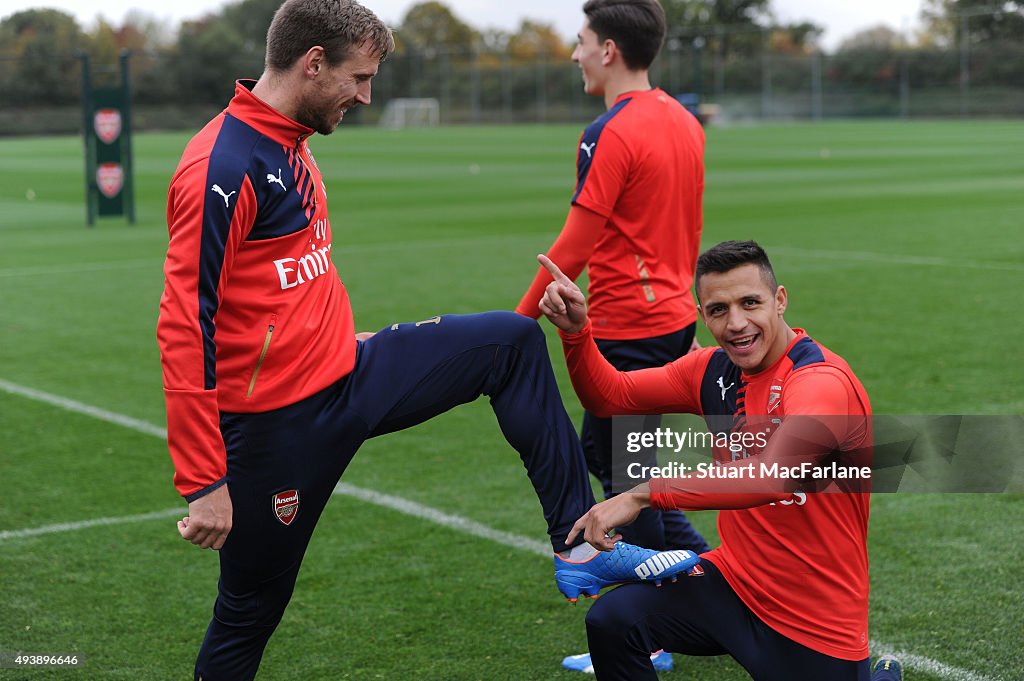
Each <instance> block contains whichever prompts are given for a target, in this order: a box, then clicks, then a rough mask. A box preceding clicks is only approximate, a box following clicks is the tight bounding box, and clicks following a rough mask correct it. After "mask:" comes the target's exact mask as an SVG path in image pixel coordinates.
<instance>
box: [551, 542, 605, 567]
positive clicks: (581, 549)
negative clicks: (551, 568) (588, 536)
mask: <svg viewBox="0 0 1024 681" xmlns="http://www.w3.org/2000/svg"><path fill="white" fill-rule="evenodd" d="M596 554H597V549H595V548H594V547H593V546H591V545H590V544H588V543H587V542H583V543H582V544H577V545H576V546H574V547H572V548H571V549H569V550H568V551H559V552H558V555H560V556H561V557H562V558H563V559H564V560H571V561H572V562H574V563H582V562H583V561H585V560H587V559H588V558H590V557H591V556H593V555H596Z"/></svg>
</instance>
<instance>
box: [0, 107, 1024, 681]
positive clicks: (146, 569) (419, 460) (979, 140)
mask: <svg viewBox="0 0 1024 681" xmlns="http://www.w3.org/2000/svg"><path fill="white" fill-rule="evenodd" d="M578 134H579V127H576V126H552V127H480V128H442V129H434V130H408V131H400V132H392V131H381V130H377V129H369V128H365V129H364V128H351V129H346V128H344V126H343V127H342V129H341V130H339V132H337V133H336V134H335V135H333V136H331V137H329V138H317V139H315V140H314V141H313V148H314V151H315V153H316V156H317V159H318V162H319V165H320V167H321V169H322V170H323V174H324V177H325V180H326V183H327V189H328V193H329V197H330V203H331V216H332V226H333V230H334V235H335V242H334V251H333V257H334V260H335V263H336V264H337V267H338V269H339V271H340V273H341V277H342V278H343V280H344V281H345V282H346V284H347V286H348V288H349V291H350V292H351V295H352V301H353V306H354V309H355V314H356V321H357V325H358V327H359V328H360V329H361V330H373V329H377V328H381V327H383V326H385V325H387V324H390V323H392V322H394V321H410V320H418V319H425V318H428V317H430V316H432V315H434V314H438V313H461V312H474V311H480V310H484V309H492V308H506V309H508V308H511V307H512V306H513V305H514V304H515V303H516V302H517V301H518V298H519V296H520V295H521V293H522V291H523V290H524V288H525V287H526V285H527V283H528V281H529V280H530V277H531V276H532V273H533V271H534V268H535V262H534V259H533V256H534V255H535V254H536V253H538V252H541V251H543V250H544V249H545V248H546V246H547V245H548V244H550V242H551V240H552V239H553V238H554V235H555V234H556V233H557V231H558V229H559V228H560V226H561V222H562V220H563V218H564V216H565V212H566V210H567V201H568V197H569V195H570V194H571V191H572V186H573V178H574V158H575V156H574V153H575V152H574V149H575V146H576V140H577V136H578ZM186 140H187V135H183V134H159V135H158V134H148V135H141V136H138V137H137V138H136V141H135V147H136V148H135V151H136V170H137V185H138V186H137V195H138V204H139V205H138V214H139V224H138V225H137V226H134V227H129V226H126V225H125V224H123V223H122V222H120V221H102V222H100V223H99V224H98V226H97V227H96V228H95V229H92V230H88V229H86V228H85V227H84V208H83V199H82V165H83V164H82V158H81V142H80V140H78V139H76V138H61V139H14V140H2V141H0V380H2V381H7V382H10V383H13V384H17V385H20V386H25V387H28V388H32V389H35V390H39V391H45V392H47V393H51V394H54V395H59V396H61V397H64V398H67V399H70V400H76V401H78V402H81V403H86V404H89V405H94V406H96V407H99V408H101V409H105V410H108V411H110V412H114V413H118V414H124V415H126V416H130V417H132V418H135V419H139V420H141V421H144V422H149V423H152V424H155V425H157V426H162V425H163V400H162V393H161V388H160V368H159V362H158V356H157V349H156V344H155V337H154V329H155V322H156V312H157V302H158V299H159V296H160V292H161V287H162V273H161V262H162V256H163V252H164V249H165V247H166V231H165V227H164V224H163V216H164V198H165V191H166V186H167V182H168V179H169V177H170V175H171V173H172V171H173V169H174V166H175V164H176V162H177V159H178V155H179V154H180V152H181V149H182V147H183V146H184V144H185V142H186ZM1022 150H1024V123H1021V122H1000V121H985V122H971V123H966V122H914V123H900V122H863V123H827V124H820V125H796V124H794V125H766V126H759V127H740V128H711V129H710V130H709V131H708V151H707V168H708V173H707V192H706V201H705V230H704V237H703V244H704V245H705V246H707V245H711V244H713V243H715V242H717V241H719V240H722V239H726V238H754V239H757V240H758V241H760V242H761V243H762V244H764V245H765V246H766V247H767V248H768V250H769V254H770V255H772V256H773V260H774V262H775V266H776V269H777V271H778V274H779V278H780V280H781V282H782V283H784V284H785V285H786V286H787V287H788V289H789V291H790V295H791V307H790V311H789V312H788V313H787V318H788V320H789V321H790V322H791V323H792V324H794V325H796V326H802V327H805V328H807V329H809V330H810V332H811V333H812V334H813V335H814V336H815V337H816V338H818V339H819V340H821V341H823V342H824V343H825V344H827V345H828V346H829V347H831V348H832V349H833V350H835V351H836V352H838V353H840V354H841V355H843V356H845V357H846V358H847V360H849V362H850V364H851V365H852V366H853V367H854V368H855V370H856V371H857V372H858V374H859V375H860V377H861V379H862V380H863V382H864V384H865V385H866V387H867V389H868V392H869V394H870V395H871V398H872V402H873V405H874V409H875V412H876V413H879V414H954V413H959V414H1017V415H1019V414H1022V413H1024V381H1022V380H1021V377H1022V374H1021V367H1022V366H1024V352H1022V350H1021V342H1020V335H1021V331H1022V328H1024V325H1022V323H1021V319H1020V314H1021V313H1020V311H1019V309H1018V308H1017V305H1016V303H1017V302H1019V298H1020V296H1021V293H1022V292H1024V156H1022V154H1021V152H1022ZM29 197H33V198H29ZM548 333H549V341H550V349H551V352H552V357H553V360H554V365H555V368H556V372H557V374H558V377H559V381H560V385H561V387H562V391H563V396H564V398H565V400H566V403H567V406H568V409H569V411H570V414H572V415H573V417H574V419H576V420H578V418H579V415H580V409H579V404H578V402H577V401H576V398H575V396H574V395H573V393H572V389H571V387H570V385H569V383H568V380H567V378H566V375H565V368H564V363H563V362H562V360H561V356H560V355H561V353H560V349H559V347H558V345H557V343H556V342H555V337H554V334H552V333H550V329H548ZM701 340H702V341H704V342H705V343H707V342H708V341H709V340H710V339H709V337H708V336H707V334H706V333H702V335H701ZM0 433H2V436H0V481H2V489H0V497H2V499H3V501H2V502H0V509H2V511H3V512H2V513H0V532H4V531H14V530H20V529H23V528H32V527H40V526H46V525H51V524H55V523H74V522H79V521H86V520H90V519H94V518H100V517H122V516H130V515H135V514H142V513H148V512H152V511H161V510H164V509H168V508H173V507H175V506H178V507H180V508H182V509H184V504H183V503H182V502H181V500H180V499H179V498H178V497H177V495H176V494H175V492H174V490H173V487H172V485H171V465H170V460H169V457H168V456H167V453H166V448H165V445H164V443H163V442H162V441H160V440H159V439H158V438H156V437H153V436H151V435H145V434H142V433H140V432H137V431H135V430H131V429H127V428H124V427H121V426H117V425H112V424H110V423H106V422H104V421H101V420H97V419H95V418H91V417H88V416H85V415H81V414H76V413H71V412H68V411H66V410H62V409H59V408H56V407H54V406H50V405H48V404H44V403H41V402H39V401H36V400H32V399H27V398H25V397H22V396H18V395H15V394H12V393H11V392H10V391H4V390H0ZM345 481H346V482H349V483H352V484H355V485H359V486H360V487H364V488H368V489H373V490H378V491H381V492H385V493H388V494H392V495H397V496H401V497H404V498H407V499H410V500H413V501H415V502H418V503H420V504H425V505H428V506H431V507H434V508H437V509H440V510H442V511H444V512H446V513H450V514H458V515H461V516H465V517H468V518H470V519H472V520H474V521H476V522H479V523H482V524H485V525H488V526H490V527H492V528H495V529H497V530H502V531H505V532H510V533H514V534H517V535H523V536H528V537H531V538H535V539H538V540H543V538H544V537H543V519H542V517H541V514H540V510H539V507H538V505H537V503H536V501H535V499H534V497H533V494H532V490H531V488H530V486H529V484H528V481H527V479H526V476H525V475H523V472H522V466H521V464H520V463H519V461H518V457H517V456H516V455H515V453H514V452H513V451H511V450H510V449H509V448H508V447H507V445H505V443H504V441H503V440H502V439H501V438H500V435H499V433H498V429H497V428H496V426H495V424H494V420H493V417H492V416H491V414H490V412H489V409H488V407H487V405H486V403H485V402H481V403H477V404H473V405H468V406H465V407H461V408H459V409H457V410H455V411H453V412H452V413H450V414H447V415H445V416H443V417H441V418H439V419H436V420H435V421H433V422H431V423H429V424H426V425H424V426H422V427H420V428H417V429H415V430H412V431H408V432H403V433H398V434H394V435H390V436H387V437H384V438H380V439H378V440H375V441H371V442H369V443H367V444H366V446H365V447H364V449H363V450H362V451H361V452H360V454H359V456H357V457H356V460H355V462H354V463H353V465H352V466H351V467H350V469H349V471H348V472H347V473H346V476H345ZM694 519H695V522H696V523H697V524H698V526H699V527H700V528H701V529H702V530H703V531H705V532H706V533H708V534H710V535H712V537H713V536H714V529H713V528H714V514H712V513H699V514H694ZM1022 530H1024V501H1022V499H1021V497H1020V496H1019V495H1017V496H1014V495H906V496H904V495H876V497H875V498H874V500H873V514H872V521H871V536H870V549H871V562H872V608H871V627H872V638H873V639H874V640H876V641H879V642H882V643H883V644H884V646H886V647H888V648H890V649H898V650H903V651H906V652H907V653H909V654H911V655H913V656H914V659H913V661H912V663H911V664H910V665H908V666H909V669H908V672H907V679H913V680H915V681H917V680H921V681H944V680H949V679H975V680H977V679H982V678H988V679H1001V680H1003V681H1010V680H1011V679H1021V678H1024V661H1022V660H1024V658H1022V653H1021V649H1020V645H1021V632H1022V631H1024V587H1022V585H1024V568H1022V567H1021V566H1022V565H1024V542H1022V541H1021V537H1022ZM216 573H217V565H216V555H215V554H214V553H211V552H201V551H198V550H196V549H195V548H193V547H191V546H189V545H186V544H185V543H184V542H182V541H181V540H180V539H179V538H178V536H177V532H176V531H175V529H174V523H173V518H170V517H165V518H162V519H153V520H147V521H142V522H136V523H130V524H119V525H111V526H96V527H89V528H84V529H78V530H75V531H67V532H60V533H53V534H47V535H42V536H34V537H13V538H5V539H3V540H0V613H2V615H0V651H14V650H24V651H32V652H54V653H57V652H77V653H79V654H81V655H82V656H84V658H85V660H86V666H85V667H84V668H83V669H80V670H63V671H46V670H37V671H31V672H29V671H19V670H14V669H0V679H30V680H32V681H34V680H36V679H50V678H80V679H126V680H127V679H131V680H133V681H135V680H139V679H154V680H155V679H170V678H186V677H188V676H189V675H190V674H191V666H192V663H193V660H194V655H195V652H196V649H197V647H198V644H199V642H200V640H201V637H202V634H203V630H204V627H205V624H206V622H207V620H208V617H209V614H210V608H211V605H212V599H213V596H214V593H215V587H216ZM586 607H587V606H586V605H584V604H581V605H580V606H578V607H570V606H568V605H566V604H565V603H564V601H562V599H561V598H560V597H559V595H558V593H557V591H556V590H555V588H554V584H553V583H552V580H551V564H550V561H549V560H547V559H543V558H541V557H539V556H538V555H536V554H535V553H532V552H530V551H528V550H519V549H516V548H510V547H507V546H503V545H500V544H495V543H492V542H490V541H488V540H485V539H480V538H476V537H474V536H470V535H467V534H465V533H462V532H459V531H456V530H453V529H448V528H445V527H442V526H439V525H437V524H434V523H431V522H428V521H426V520H420V519H416V518H412V517H410V516H407V515H403V514H400V513H397V512H395V511H392V510H387V509H382V508H379V507H377V506H374V505H371V504H368V503H366V502H360V501H357V500H355V499H352V498H348V497H338V498H335V499H334V500H333V501H332V502H331V504H329V505H328V508H327V510H326V512H325V514H324V516H323V519H322V520H321V522H320V526H319V528H318V530H317V536H316V537H315V539H314V541H313V543H312V547H311V549H310V551H309V553H308V555H307V557H306V561H305V565H304V567H303V571H302V573H301V575H300V577H299V583H298V587H297V589H296V594H295V597H294V599H293V601H292V604H291V606H290V608H289V610H288V612H287V614H286V616H285V618H284V621H283V622H282V624H281V626H280V628H279V629H278V631H277V633H276V635H275V637H274V638H273V639H272V641H271V643H270V646H269V648H268V650H267V653H266V656H265V658H264V663H263V667H262V671H261V678H265V679H282V678H301V679H309V680H319V679H324V680H326V679H332V680H333V679H436V680H439V681H440V680H451V679H454V680H476V679H481V680H482V679H487V680H491V679H514V680H524V679H537V680H542V679H555V680H557V679H565V680H567V681H568V679H570V678H574V677H573V676H572V675H571V674H570V673H568V672H562V671H561V670H560V669H559V663H560V660H561V658H562V656H564V655H567V654H570V653H575V652H581V651H583V650H584V649H585V632H584V627H583V617H584V614H585V612H586ZM878 652H883V651H882V649H881V648H879V649H878ZM676 663H677V665H676V666H677V670H681V671H675V672H672V673H669V674H666V675H665V678H666V679H684V678H685V679H703V680H706V681H731V680H738V679H743V678H746V676H745V674H744V673H743V671H742V670H741V669H740V668H739V667H738V666H736V665H735V664H733V663H731V662H729V661H727V660H724V659H718V658H715V659H695V658H683V657H681V656H676ZM957 670H965V671H964V672H959V671H957ZM966 672H971V673H973V674H974V675H975V676H971V675H967V676H964V673H966Z"/></svg>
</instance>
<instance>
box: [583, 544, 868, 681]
mask: <svg viewBox="0 0 1024 681" xmlns="http://www.w3.org/2000/svg"><path fill="white" fill-rule="evenodd" d="M701 567H702V568H703V569H704V574H703V576H700V577H680V578H679V581H678V582H675V583H673V584H664V585H663V586H661V587H660V588H659V587H656V586H654V585H653V584H649V583H648V584H626V585H623V586H620V587H618V588H617V589H614V590H613V591H610V592H608V593H606V594H605V595H603V596H601V597H600V598H599V599H597V602H596V603H594V605H593V607H591V608H590V612H588V613H587V641H588V644H589V646H590V656H591V660H592V661H593V663H594V671H595V672H596V674H597V679H598V681H616V680H621V681H656V680H657V678H658V675H657V673H656V672H655V671H654V667H653V666H652V665H651V651H652V650H661V649H662V648H664V649H665V650H669V651H672V652H675V653H683V654H684V655H694V656H708V655H731V656H732V657H733V658H735V659H736V661H737V662H739V663H740V664H741V665H743V668H744V669H746V670H747V672H748V673H749V674H750V676H751V677H752V678H753V679H754V681H868V675H869V669H868V668H869V666H870V664H869V660H867V659H864V660H860V661H856V662H850V661H847V660H840V659H838V658H834V657H829V656H827V655H823V654H821V653H818V652H815V651H813V650H811V649H810V648H807V647H805V646H802V645H800V644H799V643H796V642H795V641H792V640H790V639H788V638H786V637H785V636H783V635H782V634H780V633H778V632H776V631H775V630H774V629H772V628H770V627H769V626H768V625H766V624H765V623H764V622H762V621H761V620H760V619H758V618H757V616H755V615H754V613H753V612H751V611H750V609H749V608H748V607H747V606H746V605H745V604H744V603H743V601H741V600H740V598H739V596H737V595H736V593H735V592H734V591H733V590H732V587H730V586H729V583H728V582H727V581H726V580H725V578H724V577H723V576H722V573H721V572H720V571H719V570H718V568H717V567H715V565H714V564H713V563H712V562H711V561H709V560H704V561H702V562H701ZM878 678H879V679H881V678H882V677H881V676H879V677H878Z"/></svg>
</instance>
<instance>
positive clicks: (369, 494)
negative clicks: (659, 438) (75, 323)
mask: <svg viewBox="0 0 1024 681" xmlns="http://www.w3.org/2000/svg"><path fill="white" fill-rule="evenodd" d="M0 390H3V391H4V392H7V393H10V394H12V395H19V396H21V397H26V398H28V399H31V400H36V401H39V402H44V403H46V404H49V405H52V406H55V407H58V408H60V409H64V410H66V411H71V412H75V413H77V414H84V415H86V416H92V417H93V418H97V419H99V420H101V421H105V422H107V423H114V424H117V425H119V426H123V427H125V428H128V429H130V430H134V431H136V432H139V433H143V434H144V435H152V436H154V437H158V438H160V439H163V440H166V439H167V431H166V429H164V428H160V427H159V426H156V425H153V424H152V423H147V422H145V421H140V420H138V419H134V418H131V417H130V416H124V415H121V414H115V413H114V412H110V411H107V410H105V409H100V408H98V407H93V406H90V405H88V404H83V403H81V402H76V401H75V400H70V399H67V398H66V397H60V396H59V395H52V394H50V393H45V392H42V391H40V390H34V389H32V388H26V387H24V386H20V385H17V384H16V383H11V382H10V381H5V380H3V379H0ZM334 494H337V495H341V496H347V497H352V498H355V499H359V500H360V501H365V502H367V503H370V504H374V505H376V506H381V507H384V508H388V509H391V510H393V511H398V512H399V513H404V514H406V515H410V516H413V517H415V518H419V519H421V520H426V521H428V522H432V523H435V524H437V525H441V526H442V527H447V528H450V529H453V530H456V531H459V532H464V533H466V534H470V535H472V536H474V537H479V538H481V539H487V540H489V541H493V542H497V543H499V544H503V545H504V546H510V547H512V548H515V549H520V550H522V551H528V552H530V553H534V554H537V555H539V556H543V557H545V558H547V557H549V556H551V547H550V546H549V545H548V544H546V543H545V542H541V541H538V540H536V539H532V538H530V537H524V536H521V535H518V534H512V533H510V532H503V531H501V530H496V529H494V528H492V527H488V526H487V525H483V524H481V523H478V522H476V521H475V520H470V519H469V518H464V517H462V516H459V515H454V514H451V513H445V512H444V511H441V510H438V509H436V508H432V507H430V506H424V505H423V504H419V503H417V502H415V501H410V500H409V499H404V498H402V497H396V496H392V495H390V494H383V493H381V492H376V491H374V490H370V489H364V488H362V487H356V486H355V485H350V484H348V483H346V482H339V483H338V485H337V487H335V488H334ZM184 510H185V509H183V508H168V509H164V510H162V511H154V512H152V513H142V514H139V515H130V516H121V517H115V518H94V519H92V520H80V521H78V522H71V523H58V524H55V525H45V526H43V527H33V528H27V529H22V530H5V531H2V532H0V543H3V542H5V541H7V540H10V539H21V538H25V537H36V536H40V535H46V534H57V533H60V532H74V531H77V530H82V529H86V528H90V527H97V526H101V525H124V524H128V523H137V522H144V521H147V520H158V519H162V518H168V517H173V516H175V515H178V514H181V513H183V511H184ZM871 647H872V648H874V649H876V650H879V651H884V652H891V648H890V647H889V646H887V645H885V644H884V643H882V642H880V641H871ZM892 654H894V655H896V656H897V657H898V658H899V659H900V661H901V662H902V663H903V666H904V667H907V668H912V669H916V670H918V671H922V672H927V673H930V674H934V675H936V676H938V677H940V678H942V679H946V680H947V681H1001V680H1000V679H996V678H993V677H989V676H983V675H981V674H976V673H974V672H971V671H967V670H965V669H959V668H957V667H951V666H949V665H946V664H943V663H941V662H937V661H936V660H933V659H931V658H929V657H923V656H921V655H914V654H912V653H905V652H902V651H896V652H893V653H892Z"/></svg>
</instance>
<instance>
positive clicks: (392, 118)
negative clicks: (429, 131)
mask: <svg viewBox="0 0 1024 681" xmlns="http://www.w3.org/2000/svg"><path fill="white" fill-rule="evenodd" d="M440 122H441V105H440V104H438V101H437V100H436V99H434V98H432V97H423V98H411V97H398V98H396V99H392V100H391V101H390V102H388V103H387V104H386V105H385V106H384V112H383V113H382V114H381V116H380V125H381V127H384V128H393V129H398V128H424V127H434V126H437V125H439V124H440Z"/></svg>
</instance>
